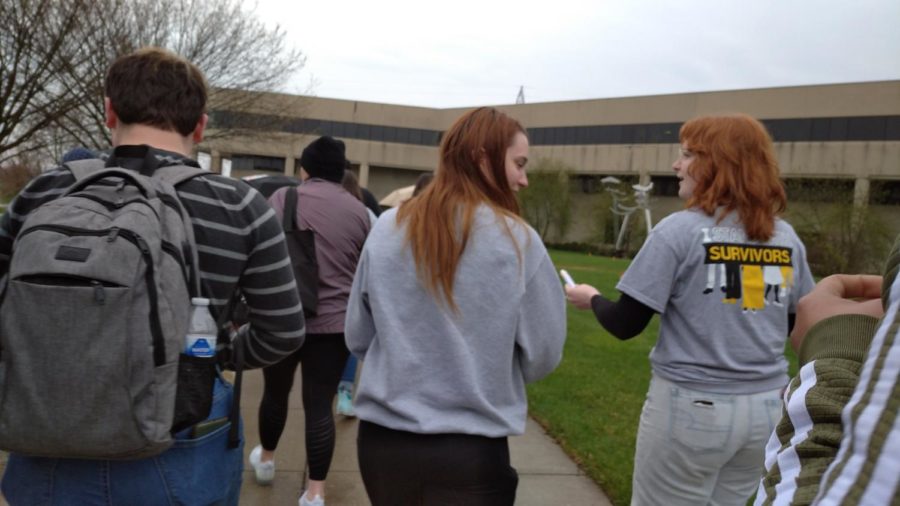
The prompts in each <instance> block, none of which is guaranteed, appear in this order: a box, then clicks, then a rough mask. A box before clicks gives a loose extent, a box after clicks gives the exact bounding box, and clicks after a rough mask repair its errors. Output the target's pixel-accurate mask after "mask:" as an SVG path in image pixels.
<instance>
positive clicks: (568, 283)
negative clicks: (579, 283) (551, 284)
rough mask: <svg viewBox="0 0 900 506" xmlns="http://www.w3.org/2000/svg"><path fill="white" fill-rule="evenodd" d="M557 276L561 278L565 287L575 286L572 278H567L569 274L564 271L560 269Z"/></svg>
mask: <svg viewBox="0 0 900 506" xmlns="http://www.w3.org/2000/svg"><path fill="white" fill-rule="evenodd" d="M559 275H560V276H562V278H563V281H565V282H566V285H568V286H575V280H573V279H572V276H569V273H568V272H566V270H565V269H560V270H559Z"/></svg>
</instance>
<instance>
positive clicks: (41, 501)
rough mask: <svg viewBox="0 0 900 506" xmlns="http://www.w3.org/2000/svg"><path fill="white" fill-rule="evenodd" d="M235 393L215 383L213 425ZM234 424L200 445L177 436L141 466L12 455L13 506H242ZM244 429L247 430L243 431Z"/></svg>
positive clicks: (7, 482) (9, 490)
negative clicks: (231, 443) (232, 443)
mask: <svg viewBox="0 0 900 506" xmlns="http://www.w3.org/2000/svg"><path fill="white" fill-rule="evenodd" d="M231 399H232V387H231V385H229V384H228V383H226V382H224V381H223V380H222V379H221V378H219V379H217V380H216V385H215V391H214V397H213V406H212V411H211V412H210V416H209V419H216V418H220V417H227V416H228V413H229V411H230V409H231ZM230 425H231V424H229V423H226V424H225V425H223V426H222V427H219V428H218V429H216V430H214V431H213V432H210V433H209V434H206V435H203V436H201V437H199V438H196V439H191V438H190V434H189V432H190V429H188V430H186V431H184V432H182V433H180V434H178V435H177V436H176V441H175V443H174V444H173V445H172V447H171V448H170V449H168V450H166V451H165V452H163V453H161V454H160V455H157V456H156V457H151V458H147V459H141V460H80V459H54V458H40V457H27V456H23V455H16V454H11V455H10V456H9V462H8V463H7V465H6V472H5V473H4V474H3V482H2V490H3V495H4V496H5V497H6V500H7V501H8V502H9V504H10V506H20V505H21V506H69V505H72V506H75V505H79V506H82V505H83V506H93V505H96V506H101V505H102V506H110V505H126V504H127V505H129V506H143V505H147V506H159V505H191V506H194V505H222V506H237V504H238V499H239V497H240V493H241V474H242V473H243V459H242V456H243V446H244V443H243V437H242V438H241V443H240V445H239V446H238V447H237V448H234V449H229V448H228V429H229V428H230ZM242 429H243V428H242Z"/></svg>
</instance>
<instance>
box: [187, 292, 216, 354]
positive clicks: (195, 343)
mask: <svg viewBox="0 0 900 506" xmlns="http://www.w3.org/2000/svg"><path fill="white" fill-rule="evenodd" d="M218 330H219V329H217V328H216V320H214V319H213V317H212V314H211V313H210V312H209V299H206V298H203V297H194V298H192V299H191V323H190V326H188V331H187V336H185V340H184V354H185V355H191V356H194V357H214V356H215V355H216V336H217V334H218Z"/></svg>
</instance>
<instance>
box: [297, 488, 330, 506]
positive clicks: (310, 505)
mask: <svg viewBox="0 0 900 506" xmlns="http://www.w3.org/2000/svg"><path fill="white" fill-rule="evenodd" d="M298 504H299V506H325V499H322V496H320V495H317V496H316V497H315V498H313V500H312V501H310V500H309V499H307V498H306V491H305V490H304V491H303V495H301V496H300V501H299V502H298Z"/></svg>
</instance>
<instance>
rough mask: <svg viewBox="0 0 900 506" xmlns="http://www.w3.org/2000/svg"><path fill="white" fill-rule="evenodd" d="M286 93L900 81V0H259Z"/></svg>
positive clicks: (584, 93)
mask: <svg viewBox="0 0 900 506" xmlns="http://www.w3.org/2000/svg"><path fill="white" fill-rule="evenodd" d="M258 2H259V3H258V5H257V14H258V15H259V16H260V18H262V19H263V20H264V21H265V22H266V23H269V24H275V23H278V24H280V25H281V26H282V27H283V28H285V29H286V30H287V32H288V37H289V40H290V42H291V43H292V44H293V45H294V46H295V47H297V48H298V49H300V50H302V51H303V52H304V54H305V55H306V57H307V61H306V67H305V68H304V70H303V71H302V72H301V73H300V74H298V75H297V76H295V77H294V78H293V79H291V81H290V83H289V84H288V86H287V88H286V89H285V90H283V91H287V92H291V93H303V92H306V91H307V90H311V91H312V94H314V95H316V96H319V97H330V98H342V99H350V100H364V101H371V102H387V103H392V104H404V105H421V106H429V107H462V106H477V105H488V104H490V105H499V104H511V103H515V100H516V95H517V93H518V91H519V86H524V94H525V100H526V102H529V103H531V102H549V101H558V100H577V99H590V98H607V97H623V96H639V95H656V94H666V93H680V92H689V91H710V90H727V89H743V88H762V87H770V86H792V85H804V84H821V83H837V82H860V81H878V80H887V79H900V0H855V1H848V0H678V1H676V0H616V1H610V0H584V1H581V0H543V1H539V2H532V1H518V2H512V1H506V0H453V1H432V0H382V1H375V0H352V1H351V0H330V1H327V2H326V1H318V2H305V1H304V2H300V1H297V0H258Z"/></svg>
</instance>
